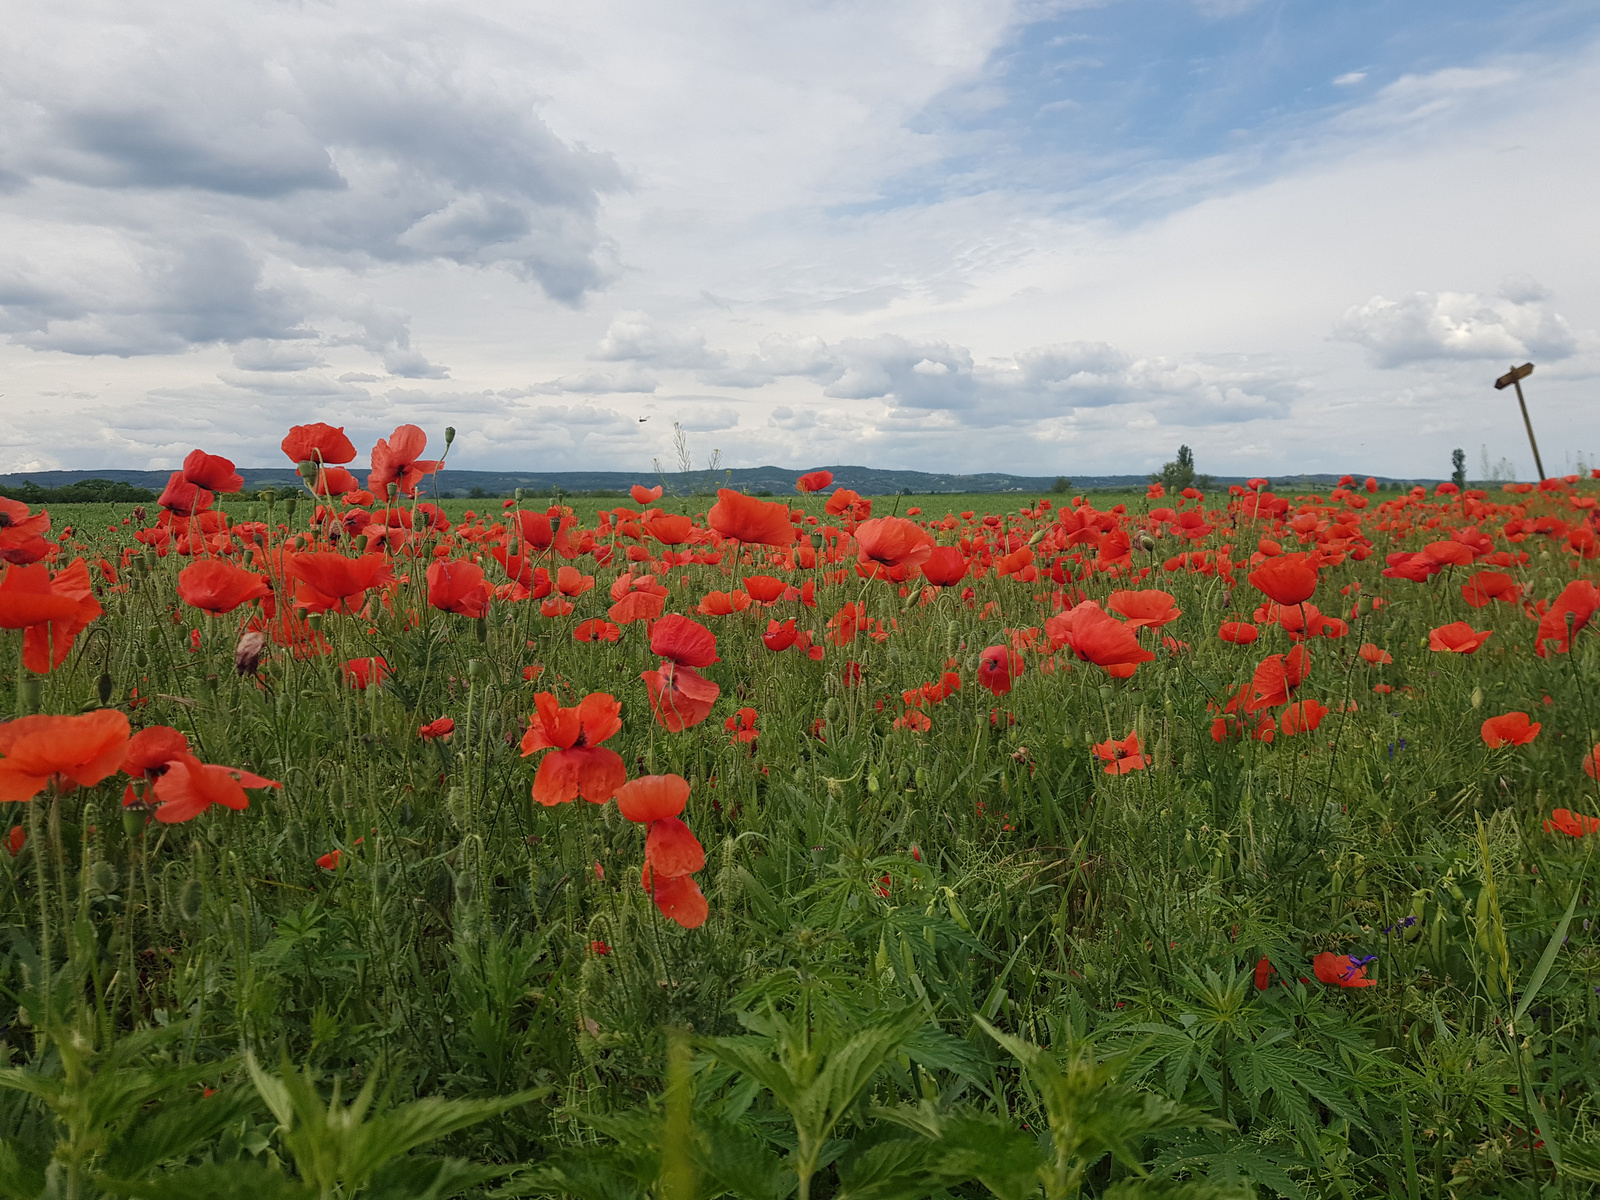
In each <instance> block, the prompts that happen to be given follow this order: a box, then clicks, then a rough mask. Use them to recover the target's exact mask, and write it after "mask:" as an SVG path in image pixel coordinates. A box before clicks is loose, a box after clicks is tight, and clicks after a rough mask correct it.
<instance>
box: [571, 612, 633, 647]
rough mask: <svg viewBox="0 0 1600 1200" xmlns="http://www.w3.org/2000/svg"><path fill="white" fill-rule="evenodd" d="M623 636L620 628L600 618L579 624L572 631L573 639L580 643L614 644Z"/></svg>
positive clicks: (593, 618)
mask: <svg viewBox="0 0 1600 1200" xmlns="http://www.w3.org/2000/svg"><path fill="white" fill-rule="evenodd" d="M621 636H622V629H621V627H620V626H617V625H613V624H612V623H611V622H610V621H602V620H601V619H600V618H599V617H592V618H590V619H589V620H587V621H580V622H578V627H577V628H576V629H574V630H573V631H572V637H573V639H574V640H575V641H579V642H614V641H616V640H617V639H619V638H620V637H621Z"/></svg>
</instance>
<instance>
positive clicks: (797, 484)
mask: <svg viewBox="0 0 1600 1200" xmlns="http://www.w3.org/2000/svg"><path fill="white" fill-rule="evenodd" d="M832 482H833V472H832V471H807V472H806V473H805V474H804V475H802V476H800V478H799V479H797V480H795V481H794V490H795V491H797V492H820V491H821V490H822V489H823V488H825V487H827V486H828V485H829V484H830V483H832Z"/></svg>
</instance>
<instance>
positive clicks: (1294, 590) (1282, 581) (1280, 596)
mask: <svg viewBox="0 0 1600 1200" xmlns="http://www.w3.org/2000/svg"><path fill="white" fill-rule="evenodd" d="M1249 579H1250V583H1251V584H1252V585H1253V586H1254V587H1255V588H1256V590H1257V591H1260V592H1262V593H1264V594H1265V595H1266V596H1267V598H1268V599H1269V600H1272V601H1274V602H1276V603H1278V604H1299V603H1301V602H1302V601H1305V600H1309V599H1311V596H1312V593H1314V592H1315V591H1316V590H1317V572H1316V570H1315V569H1314V568H1313V567H1311V566H1310V565H1309V564H1308V563H1307V562H1306V556H1305V555H1304V554H1285V555H1282V556H1281V557H1278V558H1272V559H1268V560H1267V561H1266V562H1264V563H1262V564H1261V566H1259V567H1257V568H1256V569H1255V570H1254V571H1252V572H1250V576H1249Z"/></svg>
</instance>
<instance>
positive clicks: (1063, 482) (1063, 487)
mask: <svg viewBox="0 0 1600 1200" xmlns="http://www.w3.org/2000/svg"><path fill="white" fill-rule="evenodd" d="M1050 490H1051V491H1052V492H1054V493H1055V494H1056V495H1058V496H1060V495H1062V494H1064V493H1066V492H1070V491H1071V490H1072V480H1070V479H1068V478H1067V477H1066V476H1065V475H1057V476H1056V481H1055V482H1054V483H1052V484H1051V485H1050Z"/></svg>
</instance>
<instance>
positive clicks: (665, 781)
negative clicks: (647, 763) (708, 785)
mask: <svg viewBox="0 0 1600 1200" xmlns="http://www.w3.org/2000/svg"><path fill="white" fill-rule="evenodd" d="M688 802H689V781H688V780H687V779H685V778H684V777H683V776H682V775H641V776H639V778H637V779H631V780H629V781H628V782H627V783H625V784H623V785H622V786H621V787H620V788H618V789H617V811H618V812H620V813H621V814H622V815H623V816H624V817H626V818H627V819H628V820H630V821H632V822H634V823H635V824H638V825H648V824H649V823H650V822H651V821H660V820H662V819H663V818H666V817H675V816H677V815H678V814H679V813H681V812H682V811H683V806H684V805H685V804H687V803H688Z"/></svg>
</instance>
